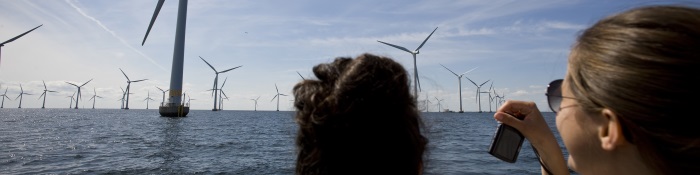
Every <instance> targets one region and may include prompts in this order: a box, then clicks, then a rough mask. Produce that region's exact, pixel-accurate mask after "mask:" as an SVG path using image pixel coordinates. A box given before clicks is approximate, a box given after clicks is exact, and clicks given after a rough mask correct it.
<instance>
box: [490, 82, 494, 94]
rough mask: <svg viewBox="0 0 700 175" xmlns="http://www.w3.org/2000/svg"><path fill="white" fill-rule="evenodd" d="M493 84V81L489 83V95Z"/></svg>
mask: <svg viewBox="0 0 700 175" xmlns="http://www.w3.org/2000/svg"><path fill="white" fill-rule="evenodd" d="M493 82H494V81H491V86H489V93H490V92H491V89H493Z"/></svg>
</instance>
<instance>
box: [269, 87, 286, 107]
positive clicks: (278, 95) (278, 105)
mask: <svg viewBox="0 0 700 175" xmlns="http://www.w3.org/2000/svg"><path fill="white" fill-rule="evenodd" d="M275 90H277V95H275V96H274V97H272V100H275V98H277V111H280V98H281V97H282V96H287V95H284V94H280V90H279V89H278V88H277V84H275ZM272 100H270V102H272Z"/></svg>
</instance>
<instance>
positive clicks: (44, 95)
mask: <svg viewBox="0 0 700 175" xmlns="http://www.w3.org/2000/svg"><path fill="white" fill-rule="evenodd" d="M41 82H42V83H44V93H41V95H40V96H39V98H41V97H42V96H43V97H44V102H43V103H42V104H41V109H44V106H45V105H46V96H47V95H48V94H46V92H58V91H52V90H48V89H46V82H44V80H42V81H41Z"/></svg>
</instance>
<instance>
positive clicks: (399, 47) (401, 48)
mask: <svg viewBox="0 0 700 175" xmlns="http://www.w3.org/2000/svg"><path fill="white" fill-rule="evenodd" d="M377 42H380V43H383V44H386V45H389V46H391V47H394V48H397V49H400V50H403V51H406V52H408V53H413V52H411V51H410V50H408V49H406V48H405V47H401V46H397V45H393V44H389V43H386V42H384V41H379V40H377Z"/></svg>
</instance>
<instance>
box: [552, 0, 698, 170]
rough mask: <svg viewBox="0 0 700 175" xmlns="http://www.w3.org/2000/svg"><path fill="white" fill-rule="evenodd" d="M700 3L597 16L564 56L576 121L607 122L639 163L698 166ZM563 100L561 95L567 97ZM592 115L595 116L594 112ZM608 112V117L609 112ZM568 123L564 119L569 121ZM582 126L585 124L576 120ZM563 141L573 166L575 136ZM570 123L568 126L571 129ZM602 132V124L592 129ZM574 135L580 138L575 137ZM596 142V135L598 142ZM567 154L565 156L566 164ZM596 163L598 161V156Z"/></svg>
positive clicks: (666, 167) (580, 163)
mask: <svg viewBox="0 0 700 175" xmlns="http://www.w3.org/2000/svg"><path fill="white" fill-rule="evenodd" d="M698 75H700V10H698V9H696V8H689V7H679V6H650V7H641V8H636V9H632V10H629V11H625V12H623V13H620V14H616V15H613V16H610V17H607V18H605V19H602V20H600V21H598V22H597V23H596V24H594V25H593V26H592V27H590V28H588V29H586V30H585V31H583V33H582V34H581V35H580V36H579V38H578V41H577V43H576V44H575V45H574V47H573V49H572V51H571V55H570V57H569V65H568V72H567V76H566V78H565V81H564V91H565V93H564V95H565V96H566V95H567V93H568V95H570V96H573V97H575V100H573V101H572V99H569V102H563V103H562V106H566V105H565V104H564V103H576V104H577V105H578V107H577V109H575V110H578V112H569V113H565V112H563V111H564V109H562V112H560V113H559V114H558V119H557V120H558V122H557V123H558V124H557V125H558V127H560V126H559V125H560V124H559V123H560V122H561V121H559V120H562V121H564V120H566V119H565V118H563V119H559V116H562V115H565V114H574V113H576V114H580V116H583V117H578V118H576V119H575V120H571V121H575V122H578V123H580V124H581V123H582V124H585V123H598V124H600V123H601V121H613V120H614V122H616V123H618V124H619V125H618V126H619V128H618V129H619V131H620V133H621V135H620V136H621V138H623V140H624V141H625V142H627V143H629V145H631V146H632V147H635V148H636V149H637V150H638V154H639V155H640V156H641V160H642V162H643V163H645V164H646V165H648V167H650V168H651V169H653V170H655V171H657V172H663V173H668V174H679V173H683V172H697V170H700V166H697V165H698V164H700V162H699V160H700V159H698V158H700V132H698V130H697V129H695V128H696V127H697V126H696V123H695V122H691V121H697V119H696V118H697V117H696V116H695V115H693V113H694V112H693V111H690V110H692V109H693V108H694V107H696V106H695V104H697V102H695V100H696V99H698V97H699V95H698V93H697V92H696V90H697V89H698V88H696V87H695V84H697V82H699V81H700V76H698ZM564 101H567V100H566V99H565V100H564ZM596 116H597V117H596ZM611 116H612V117H611ZM567 126H570V125H567ZM582 128H586V126H582ZM559 129H560V132H561V133H562V137H563V138H564V140H565V144H566V142H567V140H569V143H570V144H567V148H568V149H569V152H570V154H571V158H573V159H574V160H573V162H575V163H574V164H575V165H574V166H580V167H578V169H579V171H584V170H582V169H584V167H583V166H585V167H590V166H593V165H592V164H588V163H590V162H592V161H590V160H579V159H578V158H579V157H577V155H576V151H577V150H572V148H570V147H573V148H576V146H575V145H574V141H572V140H574V139H577V138H574V139H572V138H565V137H566V135H565V133H566V132H568V131H562V130H567V128H561V127H560V128H559ZM569 129H570V128H569ZM589 129H593V130H590V131H591V132H590V133H594V134H590V133H589V134H584V135H588V136H589V139H590V138H591V137H596V138H602V137H603V136H604V135H605V134H610V133H608V132H607V130H606V131H603V130H600V128H598V131H595V129H596V128H590V127H589ZM578 139H580V138H578ZM601 142H605V140H603V141H600V140H599V141H596V142H594V143H598V146H599V147H600V145H601V144H603V143H601ZM581 157H582V158H581V159H584V158H585V156H584V155H581ZM571 162H572V161H571V160H570V163H571ZM598 162H600V161H598ZM584 164H586V165H584Z"/></svg>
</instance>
